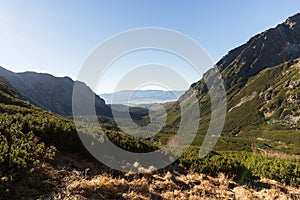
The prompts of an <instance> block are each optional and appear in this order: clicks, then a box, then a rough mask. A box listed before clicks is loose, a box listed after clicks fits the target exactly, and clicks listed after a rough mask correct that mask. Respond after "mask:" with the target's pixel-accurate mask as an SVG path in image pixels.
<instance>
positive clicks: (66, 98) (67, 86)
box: [0, 67, 111, 116]
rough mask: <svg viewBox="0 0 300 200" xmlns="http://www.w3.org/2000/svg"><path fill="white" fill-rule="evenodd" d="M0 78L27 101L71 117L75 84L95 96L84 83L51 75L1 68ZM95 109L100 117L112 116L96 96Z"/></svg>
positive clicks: (101, 100) (85, 92) (102, 101)
mask: <svg viewBox="0 0 300 200" xmlns="http://www.w3.org/2000/svg"><path fill="white" fill-rule="evenodd" d="M0 76H2V77H4V78H5V79H6V80H7V81H8V82H9V84H10V85H11V86H12V87H14V88H15V89H16V91H17V92H18V93H19V94H20V95H21V96H22V97H23V98H24V99H26V100H28V101H30V102H31V103H32V104H34V105H36V106H39V107H41V108H44V109H46V110H50V111H51V112H54V113H57V114H60V115H66V116H71V115H72V92H73V86H74V83H79V84H80V86H81V87H80V88H82V90H83V92H84V93H83V94H87V95H89V94H91V93H92V94H93V95H95V94H94V93H93V91H92V90H91V89H90V88H89V87H87V86H86V85H85V84H84V83H81V82H74V81H73V80H72V79H71V78H69V77H61V78H60V77H55V76H52V75H50V74H44V73H35V72H24V73H14V72H11V71H9V70H6V69H4V68H2V67H0ZM95 107H96V112H97V114H98V115H103V116H111V110H110V108H109V107H108V106H106V105H105V102H104V100H103V99H101V98H100V97H99V96H97V95H95Z"/></svg>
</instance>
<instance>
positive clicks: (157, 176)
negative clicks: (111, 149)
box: [8, 154, 300, 200]
mask: <svg viewBox="0 0 300 200" xmlns="http://www.w3.org/2000/svg"><path fill="white" fill-rule="evenodd" d="M8 198H9V199H195V200H196V199H299V198H300V188H295V187H290V186H285V185H282V184H280V183H278V182H276V181H272V180H268V179H262V180H259V181H258V182H256V183H255V185H249V184H248V185H241V184H239V183H238V181H233V180H232V179H229V178H228V177H225V176H224V175H223V174H219V176H218V177H211V176H207V175H204V174H199V173H195V172H192V171H189V172H186V170H184V169H182V168H180V167H178V166H177V167H174V166H173V167H171V166H170V167H168V168H167V169H165V170H160V171H158V172H155V173H153V174H134V173H126V174H124V173H119V172H116V171H112V170H109V169H107V168H105V167H103V166H100V167H99V165H97V164H95V163H91V162H88V161H87V160H82V159H80V158H78V157H76V156H75V155H67V154H58V155H57V157H56V159H55V161H52V162H50V163H44V164H42V165H41V166H40V167H39V169H38V170H36V171H35V172H34V173H33V174H31V175H29V176H28V177H26V178H25V179H24V180H22V182H19V183H17V184H16V185H15V186H14V194H13V196H10V197H8Z"/></svg>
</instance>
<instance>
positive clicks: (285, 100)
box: [163, 14, 300, 154]
mask: <svg viewBox="0 0 300 200" xmlns="http://www.w3.org/2000/svg"><path fill="white" fill-rule="evenodd" d="M299 30H300V14H297V15H295V16H292V17H290V18H289V19H287V20H286V21H285V22H284V23H282V24H280V25H278V26H277V27H275V28H272V29H270V30H267V31H265V32H263V33H261V34H258V35H256V36H254V37H253V38H251V39H250V40H249V41H248V42H247V43H246V44H244V45H241V46H240V47H237V48H236V49H234V50H232V51H230V52H229V53H228V54H227V55H226V56H224V57H223V58H222V59H221V60H220V61H219V62H218V63H217V65H216V67H217V68H218V69H219V70H220V73H221V75H222V78H223V80H224V83H225V89H226V95H227V96H226V99H227V114H226V120H225V125H224V129H223V131H222V137H221V139H220V140H219V141H218V143H217V146H216V147H215V149H216V150H246V151H252V149H251V147H252V145H253V144H255V145H257V146H258V147H259V149H262V150H263V151H280V152H282V151H283V152H288V153H295V154H299V152H300V143H299V141H300V131H299V129H300V110H299V103H300V99H299V97H300V96H299V92H300V91H299V83H300V82H299V80H300V75H299V72H300V70H299V69H300V68H299V67H300V63H299V59H297V58H299V57H300V50H299V49H300V46H299V44H300V41H299V35H300V32H299ZM278 37H279V38H278ZM291 47H293V48H291ZM210 74H211V70H209V71H208V72H207V73H206V74H205V75H204V77H205V78H206V79H208V80H211V81H214V80H216V78H217V77H214V76H211V75H210ZM190 90H194V91H195V92H196V93H197V97H198V99H199V102H200V104H199V105H200V108H201V120H200V125H199V134H198V136H197V138H196V139H195V141H194V144H195V145H201V144H202V141H203V138H204V135H205V134H206V131H207V129H208V123H209V120H210V114H211V110H210V106H211V104H210V96H209V93H208V88H207V85H206V84H205V81H204V78H203V79H201V80H200V81H199V82H197V83H194V84H193V85H192V86H191V89H190ZM186 97H187V96H186V95H184V96H183V97H181V98H182V99H184V98H186ZM178 106H179V105H178V104H176V105H174V106H173V107H172V108H171V109H169V111H168V115H169V121H168V125H167V127H166V128H165V130H164V131H163V133H168V132H169V130H170V127H176V126H178V123H179V121H180V117H179V116H180V115H179V114H180V113H179V110H178ZM172 131H174V128H172ZM163 135H164V134H163ZM165 137H166V136H163V138H165Z"/></svg>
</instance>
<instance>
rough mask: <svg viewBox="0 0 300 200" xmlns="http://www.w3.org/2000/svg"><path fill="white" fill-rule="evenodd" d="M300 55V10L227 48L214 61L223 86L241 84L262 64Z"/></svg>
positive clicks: (256, 71) (265, 64)
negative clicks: (239, 44) (222, 73)
mask: <svg viewBox="0 0 300 200" xmlns="http://www.w3.org/2000/svg"><path fill="white" fill-rule="evenodd" d="M299 57H300V14H299V13H298V14H295V15H293V16H291V17H289V18H288V19H287V20H286V21H285V22H283V23H281V24H279V25H278V26H276V27H275V28H271V29H269V30H266V31H264V32H262V33H260V34H258V35H256V36H254V37H252V38H251V39H250V40H249V41H248V42H247V43H245V44H243V45H241V46H239V47H237V48H235V49H233V50H232V51H229V53H228V54H227V55H226V56H224V57H223V58H222V59H221V60H220V61H219V62H218V63H217V67H218V69H219V70H220V71H221V72H223V71H224V73H225V74H226V80H225V87H226V88H227V89H229V88H231V87H232V86H233V85H236V84H237V80H239V81H238V82H239V83H238V84H241V85H244V84H245V83H246V82H247V80H248V79H249V77H251V76H253V75H255V74H257V73H258V72H260V71H261V70H263V69H265V68H270V67H273V66H276V65H278V64H280V63H283V62H286V61H289V60H293V59H296V58H299Z"/></svg>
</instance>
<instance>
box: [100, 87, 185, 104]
mask: <svg viewBox="0 0 300 200" xmlns="http://www.w3.org/2000/svg"><path fill="white" fill-rule="evenodd" d="M184 92H185V91H163V90H124V91H120V92H115V93H106V94H100V97H102V98H103V99H104V100H105V102H106V103H107V104H123V105H130V106H134V105H141V104H154V103H165V102H168V101H177V100H178V98H179V97H180V96H181V95H182V94H183V93H184Z"/></svg>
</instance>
